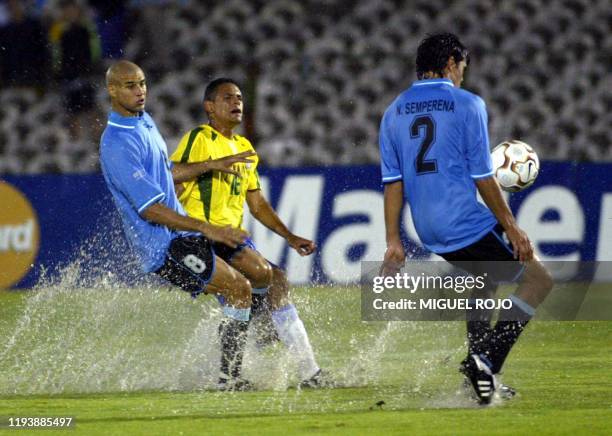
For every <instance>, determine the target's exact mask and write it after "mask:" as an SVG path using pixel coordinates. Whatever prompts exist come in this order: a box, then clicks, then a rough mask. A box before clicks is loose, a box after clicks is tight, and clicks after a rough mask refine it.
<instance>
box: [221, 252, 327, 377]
mask: <svg viewBox="0 0 612 436" xmlns="http://www.w3.org/2000/svg"><path fill="white" fill-rule="evenodd" d="M264 264H265V265H267V268H266V267H265V266H264ZM232 266H233V267H234V268H236V269H237V270H239V271H240V272H242V273H243V274H244V275H245V276H246V277H248V278H249V279H250V280H251V282H252V283H253V288H254V289H255V288H256V287H257V286H261V285H264V286H268V289H267V294H266V298H267V303H268V305H269V307H270V310H271V312H272V313H271V317H272V322H273V324H274V327H275V328H276V332H277V333H278V336H279V338H280V340H281V341H282V342H283V344H285V346H286V347H287V349H288V350H289V351H290V352H291V354H293V355H294V356H295V357H296V359H297V361H298V365H299V372H300V378H301V379H302V380H304V381H305V382H310V381H311V380H312V378H313V377H317V375H318V374H319V373H320V368H319V366H318V365H317V363H316V361H315V358H314V353H313V351H312V346H311V345H310V340H309V339H308V334H307V333H306V329H305V328H304V323H303V322H302V320H301V319H300V317H299V315H298V313H297V310H296V308H295V306H294V305H293V304H291V301H290V299H289V282H288V280H287V275H286V274H285V272H284V271H283V270H281V269H280V268H274V267H270V264H269V263H268V261H267V260H265V259H264V257H263V256H261V254H259V253H258V252H257V251H255V250H252V249H250V248H245V249H243V250H241V251H240V252H239V253H238V254H237V255H235V256H234V257H233V258H232ZM316 382H317V380H314V381H311V384H312V385H315V384H316Z"/></svg>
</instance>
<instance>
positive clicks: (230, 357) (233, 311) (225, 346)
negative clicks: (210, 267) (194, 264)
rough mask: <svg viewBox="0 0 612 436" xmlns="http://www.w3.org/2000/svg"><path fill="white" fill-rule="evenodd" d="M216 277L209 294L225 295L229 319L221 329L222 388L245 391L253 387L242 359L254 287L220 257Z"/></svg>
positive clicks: (210, 285)
mask: <svg viewBox="0 0 612 436" xmlns="http://www.w3.org/2000/svg"><path fill="white" fill-rule="evenodd" d="M215 261H216V268H215V273H214V274H213V276H212V279H211V281H210V282H209V284H208V286H207V292H208V293H213V294H218V295H222V296H223V297H224V298H225V301H226V304H225V305H224V306H223V313H224V314H225V316H226V317H225V319H223V320H222V321H221V324H220V325H219V337H220V342H221V368H220V374H219V387H220V388H221V389H226V390H245V389H249V388H250V384H249V383H248V382H247V381H245V380H243V379H242V378H241V375H240V373H241V370H242V357H243V354H244V346H245V344H246V336H247V335H246V333H247V329H248V326H249V317H250V312H251V284H250V282H249V281H248V280H247V279H246V278H245V277H244V276H243V275H242V274H240V273H239V272H238V271H236V270H235V269H234V268H232V267H231V266H229V265H228V264H227V263H225V262H224V261H223V260H222V259H220V258H218V257H216V259H215Z"/></svg>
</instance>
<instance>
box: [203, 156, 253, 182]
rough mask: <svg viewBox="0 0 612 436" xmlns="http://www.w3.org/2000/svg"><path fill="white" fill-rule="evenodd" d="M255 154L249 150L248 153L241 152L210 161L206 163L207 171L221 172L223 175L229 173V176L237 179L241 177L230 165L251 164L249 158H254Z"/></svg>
mask: <svg viewBox="0 0 612 436" xmlns="http://www.w3.org/2000/svg"><path fill="white" fill-rule="evenodd" d="M256 154H257V153H255V152H254V151H253V150H250V151H243V152H242V153H238V154H233V155H231V156H225V157H222V158H219V159H212V160H209V161H207V163H208V169H210V170H212V171H221V172H224V173H229V174H233V175H235V176H238V177H242V176H241V174H240V173H239V172H238V171H236V170H234V169H232V165H234V164H237V163H251V162H253V160H251V159H249V157H251V156H255V155H256Z"/></svg>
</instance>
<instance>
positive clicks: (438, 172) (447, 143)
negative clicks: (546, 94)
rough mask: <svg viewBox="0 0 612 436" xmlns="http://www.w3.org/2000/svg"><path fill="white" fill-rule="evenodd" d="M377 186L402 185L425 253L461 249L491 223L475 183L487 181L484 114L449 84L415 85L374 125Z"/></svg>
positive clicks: (474, 99)
mask: <svg viewBox="0 0 612 436" xmlns="http://www.w3.org/2000/svg"><path fill="white" fill-rule="evenodd" d="M379 145H380V154H381V169H382V181H383V183H392V182H396V181H402V182H403V187H404V196H405V198H406V200H407V201H408V203H409V204H410V210H411V213H412V218H413V221H414V225H415V228H416V230H417V233H418V235H419V238H420V239H421V242H422V243H423V244H424V246H425V247H426V248H428V249H429V250H431V251H433V252H434V253H448V252H451V251H455V250H459V249H461V248H464V247H466V246H468V245H470V244H472V243H474V242H476V241H478V240H479V239H481V238H482V237H483V236H484V235H485V234H486V233H488V232H489V231H490V230H491V229H492V228H493V227H494V226H495V224H496V222H497V221H496V219H495V216H494V215H493V213H492V212H491V211H490V210H489V209H488V208H487V207H486V206H485V205H483V204H482V203H480V202H479V201H478V200H477V189H476V184H475V183H474V181H475V180H477V179H480V178H485V177H492V176H493V174H494V172H493V166H492V162H491V154H490V150H489V137H488V129H487V112H486V107H485V104H484V101H483V100H482V99H481V98H480V97H478V96H477V95H475V94H472V93H470V92H468V91H466V90H463V89H461V88H457V87H455V86H453V83H452V82H451V81H450V80H448V79H428V80H419V81H416V82H414V83H413V84H412V86H411V87H410V88H408V89H407V90H406V91H404V92H403V93H401V94H400V95H399V96H398V97H397V98H396V99H395V101H393V103H391V105H390V106H389V107H388V108H387V110H386V111H385V114H384V116H383V119H382V122H381V126H380V137H379Z"/></svg>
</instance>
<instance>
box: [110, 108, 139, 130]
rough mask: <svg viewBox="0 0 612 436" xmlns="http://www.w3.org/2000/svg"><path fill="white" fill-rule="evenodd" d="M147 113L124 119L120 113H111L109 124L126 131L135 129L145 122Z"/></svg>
mask: <svg viewBox="0 0 612 436" xmlns="http://www.w3.org/2000/svg"><path fill="white" fill-rule="evenodd" d="M144 114H145V112H140V113H139V114H138V115H137V116H135V117H124V116H123V115H120V114H119V113H118V112H115V111H111V113H110V114H108V124H110V125H111V126H115V127H123V128H125V129H133V128H134V127H135V126H137V125H138V124H139V123H140V122H142V121H144Z"/></svg>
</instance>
